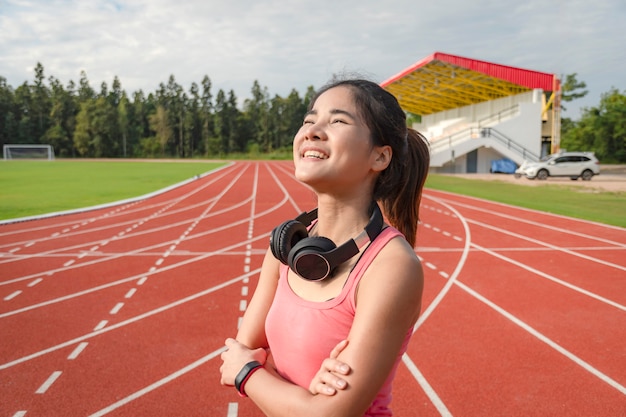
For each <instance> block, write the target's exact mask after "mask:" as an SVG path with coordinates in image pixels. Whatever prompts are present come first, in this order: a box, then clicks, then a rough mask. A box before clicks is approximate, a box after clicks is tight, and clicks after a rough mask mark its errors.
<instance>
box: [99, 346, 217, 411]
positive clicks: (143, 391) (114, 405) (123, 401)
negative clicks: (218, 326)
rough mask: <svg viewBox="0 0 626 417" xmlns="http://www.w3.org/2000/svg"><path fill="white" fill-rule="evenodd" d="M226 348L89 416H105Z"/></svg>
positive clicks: (199, 364) (214, 356) (215, 355)
mask: <svg viewBox="0 0 626 417" xmlns="http://www.w3.org/2000/svg"><path fill="white" fill-rule="evenodd" d="M224 350H226V348H225V347H223V348H221V349H218V350H216V351H214V352H211V353H209V354H208V355H206V356H204V357H202V358H200V359H198V360H197V361H195V362H193V363H190V364H189V365H187V366H185V367H184V368H182V369H180V370H178V371H176V372H174V373H172V374H170V375H168V376H166V377H165V378H163V379H160V380H158V381H156V382H154V383H153V384H150V385H148V386H147V387H145V388H142V389H140V390H139V391H137V392H134V393H133V394H131V395H129V396H128V397H126V398H122V399H121V400H119V401H117V402H115V403H113V404H111V405H109V406H108V407H105V408H103V409H102V410H100V411H97V412H95V413H94V414H91V415H90V416H89V417H101V416H104V415H106V414H109V413H110V412H112V411H113V410H115V409H117V408H120V407H122V406H123V405H126V404H128V403H129V402H131V401H134V400H136V399H137V398H139V397H142V396H143V395H146V394H148V393H150V392H152V391H154V390H156V389H158V388H160V387H162V386H163V385H165V384H167V383H169V382H171V381H173V380H175V379H176V378H178V377H180V376H182V375H184V374H186V373H187V372H189V371H192V370H194V369H196V368H197V367H199V366H201V365H203V364H204V363H206V362H208V361H210V360H211V359H213V358H216V357H218V356H219V355H220V354H221V353H222V352H223V351H224Z"/></svg>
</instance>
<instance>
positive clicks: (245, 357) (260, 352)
mask: <svg viewBox="0 0 626 417" xmlns="http://www.w3.org/2000/svg"><path fill="white" fill-rule="evenodd" d="M225 344H226V350H225V351H224V352H222V355H221V358H222V366H220V373H221V374H222V377H221V379H220V382H221V384H222V385H235V378H236V377H237V374H238V373H239V371H241V369H242V368H243V367H244V366H245V364H247V363H248V362H252V361H257V362H260V363H261V364H265V361H266V360H267V352H266V351H265V349H263V348H258V349H248V348H247V347H246V346H245V345H243V344H241V343H239V342H238V341H236V340H235V339H231V338H228V339H226V342H225Z"/></svg>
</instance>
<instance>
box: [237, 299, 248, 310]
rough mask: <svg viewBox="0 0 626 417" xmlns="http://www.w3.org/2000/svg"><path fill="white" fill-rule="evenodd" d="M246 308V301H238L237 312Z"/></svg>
mask: <svg viewBox="0 0 626 417" xmlns="http://www.w3.org/2000/svg"><path fill="white" fill-rule="evenodd" d="M247 307H248V302H247V301H246V300H240V301H239V311H246V308H247Z"/></svg>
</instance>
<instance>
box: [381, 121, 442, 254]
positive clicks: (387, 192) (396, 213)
mask: <svg viewBox="0 0 626 417" xmlns="http://www.w3.org/2000/svg"><path fill="white" fill-rule="evenodd" d="M429 165H430V151H429V147H428V142H427V141H426V138H424V136H422V135H421V134H420V133H419V132H418V131H416V130H414V129H411V128H408V132H407V146H406V150H405V154H404V155H398V154H395V153H394V154H393V156H392V159H391V163H390V164H389V167H387V169H386V170H385V171H384V172H383V173H382V174H381V175H380V177H379V181H378V182H377V187H375V188H374V197H375V198H377V199H378V201H379V202H380V204H381V205H382V207H383V211H384V212H385V215H386V216H387V219H388V220H389V223H390V224H391V225H392V226H394V227H395V228H396V229H398V230H399V231H400V232H401V233H402V234H403V235H404V237H405V238H406V240H407V241H408V242H409V244H410V245H411V246H415V240H416V234H417V223H418V220H419V209H420V203H421V200H422V190H423V188H424V183H425V182H426V177H427V176H428V168H429Z"/></svg>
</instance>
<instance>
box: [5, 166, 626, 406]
mask: <svg viewBox="0 0 626 417" xmlns="http://www.w3.org/2000/svg"><path fill="white" fill-rule="evenodd" d="M313 206H314V201H313V195H312V193H311V192H310V191H309V190H308V189H306V188H305V187H303V186H302V185H300V184H298V183H297V182H296V181H295V180H294V178H293V176H292V165H291V163H288V162H258V163H249V162H238V163H235V164H233V165H231V166H227V167H225V168H223V169H221V170H217V171H214V172H211V173H208V174H207V175H204V176H201V177H200V178H197V179H193V180H191V181H189V182H187V183H184V184H181V185H180V186H178V187H175V188H172V189H169V190H167V191H165V192H163V193H159V194H156V195H153V196H150V197H149V198H145V199H141V200H138V201H134V202H125V203H123V204H119V205H114V206H110V207H106V208H100V209H97V210H89V211H84V212H77V213H73V214H68V215H63V216H55V217H50V218H44V219H40V220H31V221H26V222H20V223H12V224H4V225H1V226H0V416H28V417H31V416H46V417H51V416H63V417H67V416H105V415H106V416H218V417H221V416H225V417H226V416H228V417H234V416H259V415H260V413H258V412H257V411H255V408H254V406H253V405H252V404H251V402H250V400H246V399H242V398H240V397H239V396H237V395H236V394H235V392H234V389H232V388H231V389H228V388H224V387H222V386H220V385H219V373H218V368H219V365H220V360H219V354H220V352H221V348H222V344H223V341H224V339H225V338H226V337H228V336H233V335H234V334H235V332H236V328H237V325H238V321H239V319H240V317H241V315H242V314H243V311H244V310H245V308H246V303H247V301H248V300H249V299H250V296H251V294H252V292H253V290H254V287H255V283H256V278H257V274H258V271H259V268H260V265H261V261H262V258H263V255H264V253H265V249H266V248H267V244H268V236H269V233H270V231H271V230H272V229H273V227H274V226H276V225H277V224H279V223H281V222H282V221H284V220H286V219H290V218H293V217H295V215H296V214H297V213H299V212H301V211H303V210H306V209H310V208H312V207H313ZM421 217H422V224H421V225H420V228H419V231H418V246H417V249H416V251H417V253H418V255H419V256H420V258H421V259H422V262H423V265H424V270H425V275H426V286H425V293H424V307H423V312H422V316H421V318H420V320H419V322H418V324H417V325H416V333H415V336H414V338H413V340H412V342H411V344H410V346H409V349H408V352H407V354H406V355H405V357H404V361H403V364H401V366H400V368H399V371H398V378H397V379H396V383H395V388H394V390H395V396H394V403H393V406H394V410H395V413H396V415H397V416H472V417H473V416H624V415H626V388H625V387H626V348H625V347H624V346H625V341H626V229H623V228H618V227H610V226H604V225H600V224H596V223H590V222H584V221H579V220H575V219H571V218H565V217H560V216H554V215H549V214H546V213H540V212H536V211H529V210H524V209H519V208H515V207H511V206H506V205H501V204H496V203H491V202H487V201H483V200H478V199H473V198H468V197H463V196H459V195H454V194H449V193H443V192H437V191H434V190H427V191H426V192H425V196H424V199H423V208H422V214H421ZM381 279H384V277H381Z"/></svg>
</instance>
